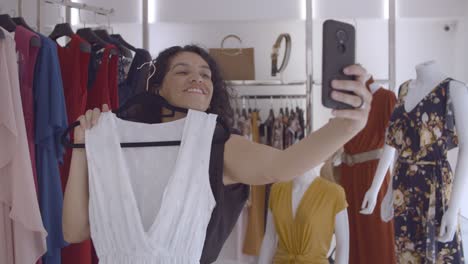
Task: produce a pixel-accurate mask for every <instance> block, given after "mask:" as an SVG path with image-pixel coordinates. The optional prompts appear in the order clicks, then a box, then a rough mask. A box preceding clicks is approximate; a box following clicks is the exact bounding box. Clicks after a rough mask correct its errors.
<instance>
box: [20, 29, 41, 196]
mask: <svg viewBox="0 0 468 264" xmlns="http://www.w3.org/2000/svg"><path fill="white" fill-rule="evenodd" d="M32 38H39V36H38V35H37V34H35V33H33V32H31V31H29V30H27V29H25V28H24V27H22V26H17V27H16V29H15V43H16V50H17V52H18V71H19V80H20V93H21V103H22V105H23V115H24V122H25V125H26V135H27V137H28V146H29V155H30V157H31V165H32V169H33V175H34V184H35V186H36V191H37V172H36V155H35V144H34V93H33V79H34V66H35V65H36V58H37V54H38V53H39V47H34V46H31V44H30V43H31V39H32Z"/></svg>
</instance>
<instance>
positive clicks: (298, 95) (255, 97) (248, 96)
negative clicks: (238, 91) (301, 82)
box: [239, 94, 307, 99]
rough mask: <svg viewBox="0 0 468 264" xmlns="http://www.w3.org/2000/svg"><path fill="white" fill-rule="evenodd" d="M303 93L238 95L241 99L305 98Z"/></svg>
mask: <svg viewBox="0 0 468 264" xmlns="http://www.w3.org/2000/svg"><path fill="white" fill-rule="evenodd" d="M306 97H307V95H305V94H289V95H288V94H285V95H263V94H262V95H240V96H239V98H241V99H298V98H306Z"/></svg>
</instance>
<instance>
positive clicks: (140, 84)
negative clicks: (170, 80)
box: [119, 49, 154, 105]
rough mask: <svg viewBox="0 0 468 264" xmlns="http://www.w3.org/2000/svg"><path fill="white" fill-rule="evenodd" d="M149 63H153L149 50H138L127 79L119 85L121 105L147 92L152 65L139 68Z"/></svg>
mask: <svg viewBox="0 0 468 264" xmlns="http://www.w3.org/2000/svg"><path fill="white" fill-rule="evenodd" d="M149 61H151V55H150V53H149V52H148V51H147V50H144V49H137V50H136V52H135V57H134V58H133V60H132V63H131V65H130V69H129V70H128V74H127V75H126V79H125V80H123V81H122V82H121V83H120V84H119V103H120V105H124V104H125V102H126V101H127V100H128V99H129V98H131V97H132V96H134V95H136V94H139V93H141V92H144V91H146V80H147V77H148V73H149V71H150V68H151V67H150V65H145V66H143V67H142V68H140V69H138V68H139V67H140V66H142V65H143V64H144V63H146V62H149ZM153 92H154V91H153Z"/></svg>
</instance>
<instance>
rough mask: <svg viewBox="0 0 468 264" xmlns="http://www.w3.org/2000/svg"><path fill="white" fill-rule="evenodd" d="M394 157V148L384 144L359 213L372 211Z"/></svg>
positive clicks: (370, 212)
mask: <svg viewBox="0 0 468 264" xmlns="http://www.w3.org/2000/svg"><path fill="white" fill-rule="evenodd" d="M394 157H395V149H394V148H393V147H391V146H389V145H385V147H384V150H383V154H382V158H380V161H379V165H378V166H377V170H376V172H375V176H374V180H373V181H372V184H371V187H370V188H369V190H367V192H366V195H365V196H364V200H363V201H362V205H361V214H366V215H370V214H372V212H373V211H374V208H375V205H376V203H377V195H378V194H379V190H380V187H381V186H382V183H383V181H384V179H385V176H386V175H387V171H388V168H389V167H390V165H391V164H392V161H393V158H394Z"/></svg>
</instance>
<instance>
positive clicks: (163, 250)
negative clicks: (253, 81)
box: [85, 110, 217, 264]
mask: <svg viewBox="0 0 468 264" xmlns="http://www.w3.org/2000/svg"><path fill="white" fill-rule="evenodd" d="M216 118H217V116H216V115H212V114H206V113H202V112H197V111H193V110H189V112H188V115H187V117H186V118H184V119H180V120H177V121H173V122H169V123H160V124H144V123H136V122H129V121H125V120H122V119H119V118H117V117H116V116H115V114H113V113H112V112H108V113H103V114H102V115H101V119H100V122H99V123H98V124H97V125H96V126H95V127H93V128H92V129H91V130H87V131H86V137H85V139H86V155H87V159H88V169H89V198H90V203H89V211H90V228H91V237H92V239H93V242H94V245H95V247H96V252H97V253H98V256H99V261H100V263H102V264H106V263H114V264H119V263H199V261H200V257H201V254H202V249H203V244H204V241H205V234H206V230H207V226H208V222H209V221H210V217H211V214H212V211H213V208H214V207H215V200H214V197H213V193H212V191H211V186H210V182H209V175H208V170H209V160H210V149H211V143H212V139H213V133H214V129H215V126H216ZM109 131H115V133H109ZM180 138H182V140H181V141H182V143H181V146H180V147H179V148H175V147H171V148H164V147H157V148H129V149H122V148H121V147H120V142H135V141H137V140H140V141H141V140H143V141H166V140H177V139H180ZM194 155H196V156H197V158H196V159H194V158H193V157H194ZM135 157H138V159H136V158H135ZM116 165H117V166H116ZM155 171H157V172H158V173H157V175H156V177H155V174H154V172H155ZM158 176H159V177H158ZM161 186H165V187H164V188H161ZM161 189H163V190H164V191H160V190H161ZM155 190H156V191H155ZM148 201H150V202H148Z"/></svg>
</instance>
